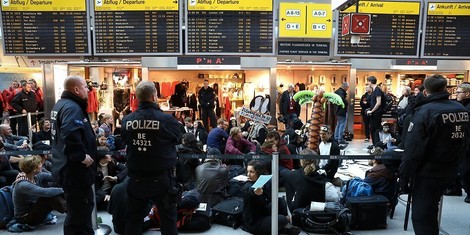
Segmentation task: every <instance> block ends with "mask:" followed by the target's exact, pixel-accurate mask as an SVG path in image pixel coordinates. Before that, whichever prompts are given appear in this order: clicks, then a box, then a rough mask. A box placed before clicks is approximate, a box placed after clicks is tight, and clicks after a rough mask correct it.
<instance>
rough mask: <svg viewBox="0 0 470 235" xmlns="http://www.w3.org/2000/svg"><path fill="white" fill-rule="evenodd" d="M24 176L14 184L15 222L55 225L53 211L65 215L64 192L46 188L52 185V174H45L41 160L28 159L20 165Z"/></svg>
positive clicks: (20, 174) (35, 157)
mask: <svg viewBox="0 0 470 235" xmlns="http://www.w3.org/2000/svg"><path fill="white" fill-rule="evenodd" d="M19 167H20V170H21V172H20V173H19V174H18V176H17V177H16V180H15V182H14V183H13V188H14V190H13V205H14V208H15V219H16V220H17V221H18V222H19V223H22V224H28V225H38V224H41V223H55V218H54V216H53V215H52V214H51V211H52V210H56V211H58V212H60V213H65V212H66V206H65V199H64V197H63V196H62V194H63V193H64V191H63V190H62V189H61V188H56V187H46V186H47V185H48V183H49V182H53V178H52V175H51V173H46V172H42V158H41V157H40V156H37V155H33V156H31V157H26V158H24V159H22V160H21V161H20V163H19Z"/></svg>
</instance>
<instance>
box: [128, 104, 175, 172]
mask: <svg viewBox="0 0 470 235" xmlns="http://www.w3.org/2000/svg"><path fill="white" fill-rule="evenodd" d="M180 126H181V124H180V123H179V122H178V121H177V120H176V119H175V118H174V117H173V116H172V115H169V114H165V113H163V112H162V111H161V109H160V108H159V107H158V106H157V105H156V104H155V103H151V102H141V103H140V104H139V107H138V109H137V110H136V111H135V112H133V113H131V114H129V115H127V116H125V117H124V118H123V120H122V124H121V135H122V138H123V141H124V143H126V145H127V168H128V170H129V173H128V174H129V176H130V177H152V176H157V175H159V174H161V173H162V172H164V171H166V170H170V169H173V166H175V165H176V156H177V155H176V144H177V143H178V140H179V139H180V138H181V134H182V133H181V127H180Z"/></svg>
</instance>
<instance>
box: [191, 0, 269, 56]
mask: <svg viewBox="0 0 470 235" xmlns="http://www.w3.org/2000/svg"><path fill="white" fill-rule="evenodd" d="M187 8H188V9H187V13H186V14H187V17H186V21H187V29H186V48H187V53H188V54H204V53H207V54H274V39H273V35H274V33H273V32H274V27H273V1H272V0H258V1H251V0H217V1H209V0H188V7H187Z"/></svg>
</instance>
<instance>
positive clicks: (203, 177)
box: [196, 155, 229, 205]
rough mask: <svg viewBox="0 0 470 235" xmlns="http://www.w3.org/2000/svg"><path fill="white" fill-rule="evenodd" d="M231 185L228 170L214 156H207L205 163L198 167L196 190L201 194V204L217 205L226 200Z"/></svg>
mask: <svg viewBox="0 0 470 235" xmlns="http://www.w3.org/2000/svg"><path fill="white" fill-rule="evenodd" d="M228 185H229V178H228V169H227V166H226V165H225V164H223V163H222V161H221V160H219V159H216V158H214V155H207V158H206V160H204V163H203V164H201V165H199V166H197V167H196V190H197V191H198V192H199V193H200V197H199V199H200V202H207V203H209V205H216V204H217V203H219V202H221V201H222V200H224V199H225V195H226V189H227V187H228Z"/></svg>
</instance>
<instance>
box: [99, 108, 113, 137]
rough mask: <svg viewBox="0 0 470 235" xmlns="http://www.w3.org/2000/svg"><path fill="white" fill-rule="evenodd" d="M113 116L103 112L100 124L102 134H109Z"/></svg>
mask: <svg viewBox="0 0 470 235" xmlns="http://www.w3.org/2000/svg"><path fill="white" fill-rule="evenodd" d="M113 122H114V120H113V116H111V114H104V115H103V123H102V124H101V126H100V129H101V130H103V132H104V136H106V137H108V136H109V135H111V134H112V133H113V132H112V129H113Z"/></svg>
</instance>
